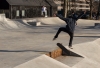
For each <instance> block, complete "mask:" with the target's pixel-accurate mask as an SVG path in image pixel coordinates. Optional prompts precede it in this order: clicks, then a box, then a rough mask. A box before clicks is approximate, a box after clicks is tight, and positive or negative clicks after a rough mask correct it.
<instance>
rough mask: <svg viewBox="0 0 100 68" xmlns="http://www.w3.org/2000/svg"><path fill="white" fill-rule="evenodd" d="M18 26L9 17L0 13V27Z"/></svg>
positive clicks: (10, 27)
mask: <svg viewBox="0 0 100 68" xmlns="http://www.w3.org/2000/svg"><path fill="white" fill-rule="evenodd" d="M6 28H7V29H12V28H15V29H16V28H18V26H17V25H16V24H15V23H14V22H13V21H12V20H10V19H7V18H6V17H5V14H0V29H6Z"/></svg>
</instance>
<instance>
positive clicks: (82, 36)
mask: <svg viewBox="0 0 100 68" xmlns="http://www.w3.org/2000/svg"><path fill="white" fill-rule="evenodd" d="M74 37H90V38H100V36H74Z"/></svg>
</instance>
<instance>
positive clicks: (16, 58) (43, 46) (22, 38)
mask: <svg viewBox="0 0 100 68" xmlns="http://www.w3.org/2000/svg"><path fill="white" fill-rule="evenodd" d="M5 20H6V23H5V21H2V18H0V24H1V22H2V24H1V25H0V26H1V27H2V28H1V29H0V68H14V67H16V66H18V65H20V64H23V63H25V62H27V61H29V60H32V59H34V58H36V57H39V56H41V55H43V54H46V53H47V52H50V51H53V50H55V49H57V48H58V47H57V46H56V43H58V42H60V43H62V44H63V45H65V46H67V45H68V41H69V36H68V34H66V33H64V32H62V33H61V34H60V35H59V37H58V38H57V40H55V41H52V39H53V36H54V35H55V33H56V31H57V30H58V28H59V27H60V26H65V23H64V22H63V21H61V20H60V19H58V18H56V17H54V18H34V19H19V20H10V19H5ZM28 21H38V22H39V21H40V22H41V24H42V25H41V26H37V27H36V26H32V25H30V24H28V23H27V22H28ZM10 22H12V23H13V25H11V24H12V23H11V24H10ZM99 22H100V21H90V20H81V19H80V20H79V21H78V25H77V26H76V30H75V36H74V40H73V46H74V45H75V44H80V43H86V42H91V41H94V40H96V39H97V38H99V37H100V30H99V29H95V28H94V27H93V26H94V23H99ZM8 23H9V24H8ZM6 24H7V25H8V26H5V25H6ZM9 26H10V28H9ZM75 47H76V46H75ZM80 49H81V47H80ZM76 50H77V49H76ZM76 50H75V52H77V51H76ZM82 55H84V54H82ZM93 59H94V60H95V57H94V58H93ZM94 60H91V59H88V61H87V58H85V59H84V60H83V61H82V62H80V63H79V64H81V65H82V64H83V63H84V64H86V63H90V62H91V61H94ZM85 62H86V63H85ZM91 63H92V64H93V62H91ZM94 65H95V64H94ZM96 65H97V64H96ZM98 66H99V65H98ZM76 68H81V67H80V66H79V67H78V64H76ZM84 68H86V67H84ZM88 68H89V67H88ZM90 68H91V67H90ZM94 68H96V66H94ZM97 68H98V67H97Z"/></svg>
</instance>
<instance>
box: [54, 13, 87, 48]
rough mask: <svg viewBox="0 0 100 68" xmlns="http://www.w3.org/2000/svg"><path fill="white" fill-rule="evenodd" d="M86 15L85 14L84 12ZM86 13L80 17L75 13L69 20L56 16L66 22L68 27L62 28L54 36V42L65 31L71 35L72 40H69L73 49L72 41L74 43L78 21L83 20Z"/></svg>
mask: <svg viewBox="0 0 100 68" xmlns="http://www.w3.org/2000/svg"><path fill="white" fill-rule="evenodd" d="M84 13H85V12H84ZM84 13H82V14H80V15H79V16H78V17H77V16H76V15H75V13H73V14H72V15H71V16H70V17H69V18H64V17H63V16H61V15H58V14H55V15H56V16H57V17H59V18H60V19H61V20H63V21H65V22H66V24H67V25H66V27H60V28H59V29H58V31H57V33H56V35H55V36H54V38H53V40H55V39H56V38H57V37H58V35H59V34H60V32H61V31H64V32H66V33H68V34H69V36H70V40H69V48H71V49H72V41H73V35H74V30H75V25H77V23H76V21H77V20H78V19H79V18H81V17H82V16H83V15H84Z"/></svg>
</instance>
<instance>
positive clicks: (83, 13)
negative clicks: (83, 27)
mask: <svg viewBox="0 0 100 68" xmlns="http://www.w3.org/2000/svg"><path fill="white" fill-rule="evenodd" d="M85 13H86V11H84V12H83V13H81V14H80V15H79V16H78V17H77V18H76V20H78V19H79V18H81V17H82V16H83V15H84V14H85Z"/></svg>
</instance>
